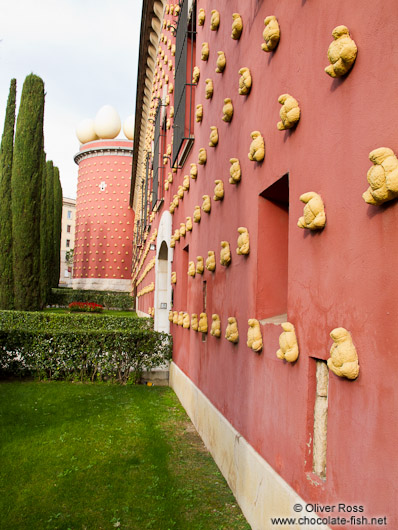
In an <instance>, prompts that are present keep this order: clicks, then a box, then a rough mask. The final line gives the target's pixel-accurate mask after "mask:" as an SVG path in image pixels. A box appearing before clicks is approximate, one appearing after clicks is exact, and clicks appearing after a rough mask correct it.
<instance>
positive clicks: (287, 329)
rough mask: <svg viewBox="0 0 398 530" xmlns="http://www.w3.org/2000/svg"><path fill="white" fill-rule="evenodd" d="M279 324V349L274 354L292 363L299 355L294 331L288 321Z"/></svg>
mask: <svg viewBox="0 0 398 530" xmlns="http://www.w3.org/2000/svg"><path fill="white" fill-rule="evenodd" d="M281 326H282V329H283V332H282V333H281V335H280V337H279V350H278V351H277V352H276V356H277V357H278V359H282V360H285V361H288V362H289V363H294V361H297V358H298V356H299V349H298V343H297V338H296V331H295V329H294V326H293V324H291V323H290V322H284V323H283V324H281Z"/></svg>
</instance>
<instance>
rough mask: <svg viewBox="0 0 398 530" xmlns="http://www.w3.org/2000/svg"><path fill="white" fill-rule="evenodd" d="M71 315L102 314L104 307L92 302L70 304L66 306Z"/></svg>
mask: <svg viewBox="0 0 398 530" xmlns="http://www.w3.org/2000/svg"><path fill="white" fill-rule="evenodd" d="M68 307H69V310H70V311H71V312H72V313H102V311H103V310H104V307H103V306H102V305H100V304H95V303H94V302H72V303H70V304H69V305H68Z"/></svg>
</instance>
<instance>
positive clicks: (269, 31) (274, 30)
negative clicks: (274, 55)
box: [261, 15, 281, 52]
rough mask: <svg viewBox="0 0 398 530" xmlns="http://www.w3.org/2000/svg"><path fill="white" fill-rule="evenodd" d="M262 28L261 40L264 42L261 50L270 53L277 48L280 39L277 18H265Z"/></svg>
mask: <svg viewBox="0 0 398 530" xmlns="http://www.w3.org/2000/svg"><path fill="white" fill-rule="evenodd" d="M264 26H265V28H264V31H263V39H264V41H265V42H264V43H263V44H262V45H261V49H262V50H264V51H265V52H272V51H273V50H275V48H276V47H277V46H278V43H279V39H280V37H281V31H280V28H279V24H278V20H277V18H276V17H275V16H273V15H271V16H269V17H267V18H266V19H265V20H264Z"/></svg>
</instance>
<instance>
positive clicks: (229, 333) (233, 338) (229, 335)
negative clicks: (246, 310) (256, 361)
mask: <svg viewBox="0 0 398 530" xmlns="http://www.w3.org/2000/svg"><path fill="white" fill-rule="evenodd" d="M225 338H226V339H227V340H229V342H233V343H234V344H237V343H238V342H239V331H238V322H237V321H236V318H235V317H228V325H227V329H226V330H225Z"/></svg>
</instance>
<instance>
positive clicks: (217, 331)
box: [210, 313, 221, 339]
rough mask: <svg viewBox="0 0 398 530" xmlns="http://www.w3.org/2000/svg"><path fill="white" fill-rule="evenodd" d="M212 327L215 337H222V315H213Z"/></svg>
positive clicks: (211, 330) (211, 332)
mask: <svg viewBox="0 0 398 530" xmlns="http://www.w3.org/2000/svg"><path fill="white" fill-rule="evenodd" d="M211 320H212V322H211V329H210V335H212V336H213V337H217V338H218V339H219V338H220V337H221V322H220V317H219V315H217V314H216V313H214V314H213V315H211Z"/></svg>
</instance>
